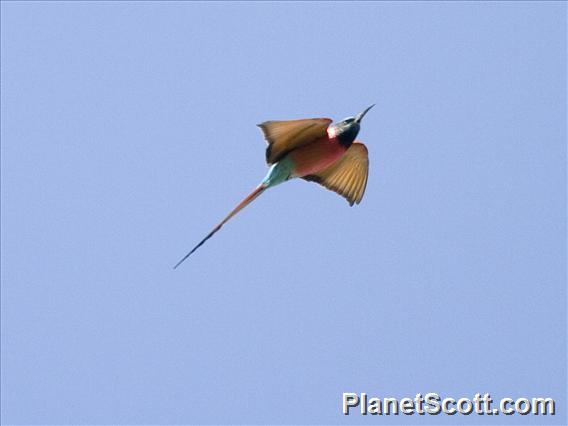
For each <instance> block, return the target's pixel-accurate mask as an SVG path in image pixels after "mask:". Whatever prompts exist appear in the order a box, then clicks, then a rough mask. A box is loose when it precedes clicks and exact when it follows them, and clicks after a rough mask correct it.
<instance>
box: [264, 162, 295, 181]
mask: <svg viewBox="0 0 568 426" xmlns="http://www.w3.org/2000/svg"><path fill="white" fill-rule="evenodd" d="M292 170H294V163H293V162H292V160H291V159H290V158H283V159H282V160H280V161H279V162H278V163H276V164H273V165H272V167H270V170H268V173H267V175H266V177H265V178H264V180H263V181H262V183H263V185H266V186H267V187H271V186H276V185H278V184H281V183H282V182H286V181H287V180H288V179H290V178H291V177H293V176H292Z"/></svg>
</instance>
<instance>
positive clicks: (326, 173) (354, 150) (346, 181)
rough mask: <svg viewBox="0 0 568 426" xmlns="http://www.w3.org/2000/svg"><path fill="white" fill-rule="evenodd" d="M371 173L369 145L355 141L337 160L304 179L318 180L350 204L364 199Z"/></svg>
mask: <svg viewBox="0 0 568 426" xmlns="http://www.w3.org/2000/svg"><path fill="white" fill-rule="evenodd" d="M368 175H369V156H368V151H367V147H366V146H365V145H363V144H362V143H361V142H354V143H353V144H352V145H351V146H350V147H349V149H348V150H347V151H346V152H345V154H344V155H343V157H341V158H340V159H339V160H337V162H335V163H333V164H332V165H331V166H329V167H328V168H327V169H324V170H323V171H322V172H319V173H317V174H313V175H308V176H304V177H303V179H305V180H308V181H312V182H317V183H319V184H320V185H323V186H325V187H326V188H327V189H330V190H332V191H334V192H337V193H338V194H339V195H341V196H342V197H344V198H346V199H347V201H348V202H349V205H351V206H352V205H353V204H355V203H356V204H359V203H360V202H361V200H362V199H363V194H364V193H365V187H366V186H367V176H368Z"/></svg>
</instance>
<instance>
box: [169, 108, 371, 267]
mask: <svg viewBox="0 0 568 426" xmlns="http://www.w3.org/2000/svg"><path fill="white" fill-rule="evenodd" d="M374 106H375V104H373V105H371V106H370V107H368V108H366V109H364V110H363V111H362V112H360V113H359V114H357V115H356V116H354V117H347V118H345V119H344V120H342V121H339V122H337V123H335V124H332V123H333V120H332V119H330V118H306V119H299V120H283V121H265V122H263V123H261V124H257V126H258V127H260V129H261V130H262V132H263V134H264V138H265V140H266V142H267V143H268V146H267V148H266V162H267V164H268V165H269V166H270V168H269V170H268V173H267V175H266V177H265V178H264V179H263V180H262V182H261V183H260V184H259V185H258V186H257V187H255V188H254V190H253V191H252V192H251V193H250V194H249V195H248V196H247V197H245V198H244V199H243V200H242V201H241V202H240V203H239V204H238V205H237V206H236V207H235V208H234V209H233V210H231V212H230V213H229V214H228V215H227V216H226V217H225V218H224V219H223V220H222V221H221V222H219V224H217V226H215V227H214V228H213V229H212V230H211V232H209V234H207V235H206V236H205V238H203V239H202V240H201V241H200V242H199V243H198V244H197V245H196V246H195V247H193V248H192V249H191V251H189V253H187V254H186V255H185V256H184V257H183V258H182V259H181V260H180V261H179V262H178V263H177V264H176V265H175V266H174V269H176V268H177V267H178V266H179V265H181V264H182V263H183V262H184V261H185V260H186V259H187V258H188V257H189V256H191V255H192V254H193V253H194V252H195V251H196V250H197V249H198V248H199V247H201V246H202V245H203V244H204V243H205V242H206V241H207V240H208V239H209V238H211V237H212V236H213V235H215V234H216V233H217V232H218V231H219V230H220V229H221V228H222V227H223V225H224V224H225V223H227V222H228V221H229V220H230V219H231V218H232V217H233V216H235V215H236V214H237V213H238V212H240V211H241V210H242V209H244V208H245V207H246V206H248V205H249V204H250V203H251V202H253V201H254V200H255V199H256V198H258V197H259V196H260V195H261V194H262V193H263V192H264V191H266V190H267V189H268V188H272V187H274V186H276V185H279V184H281V183H283V182H286V181H288V180H290V179H294V178H301V179H304V180H306V181H309V182H315V183H318V184H320V185H322V186H324V187H325V188H327V189H329V190H331V191H334V192H336V193H337V194H339V195H341V196H342V197H344V198H345V199H346V200H347V201H348V202H349V205H350V206H353V204H359V203H360V202H361V200H362V199H363V194H364V193H365V188H366V186H367V177H368V175H369V157H368V151H367V147H366V146H365V145H364V144H363V143H362V142H360V141H357V140H355V138H356V137H357V134H358V133H359V130H360V129H361V120H362V119H363V117H364V116H365V114H367V112H369V110H370V109H371V108H373V107H374Z"/></svg>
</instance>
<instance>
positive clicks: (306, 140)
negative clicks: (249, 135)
mask: <svg viewBox="0 0 568 426" xmlns="http://www.w3.org/2000/svg"><path fill="white" fill-rule="evenodd" d="M331 122H332V120H331V119H329V118H308V119H304V120H288V121H265V122H264V123H261V124H259V125H258V127H260V128H261V129H262V132H263V133H264V138H265V139H266V141H267V142H268V147H267V148H266V162H267V163H268V164H273V163H276V162H277V161H279V160H281V159H282V157H284V156H285V155H286V154H287V153H289V152H290V151H292V150H293V149H296V148H299V147H301V146H304V145H308V144H310V143H312V142H314V141H316V140H318V139H319V138H321V137H323V136H326V135H327V128H328V127H329V125H330V124H331Z"/></svg>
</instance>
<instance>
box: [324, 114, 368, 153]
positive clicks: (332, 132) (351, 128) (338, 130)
mask: <svg viewBox="0 0 568 426" xmlns="http://www.w3.org/2000/svg"><path fill="white" fill-rule="evenodd" d="M374 106H375V104H373V105H371V106H370V107H369V108H366V109H365V110H364V111H362V112H360V113H359V114H357V115H356V116H355V117H347V118H346V119H344V120H342V121H339V122H337V123H335V124H333V125H331V126H329V128H328V130H327V132H328V135H329V137H330V138H337V139H338V140H339V143H340V144H342V145H346V146H349V145H351V144H352V143H353V141H354V140H355V138H356V137H357V134H358V133H359V130H360V129H361V120H362V119H363V117H364V116H365V114H367V112H368V111H369V110H370V109H371V108H373V107H374Z"/></svg>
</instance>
